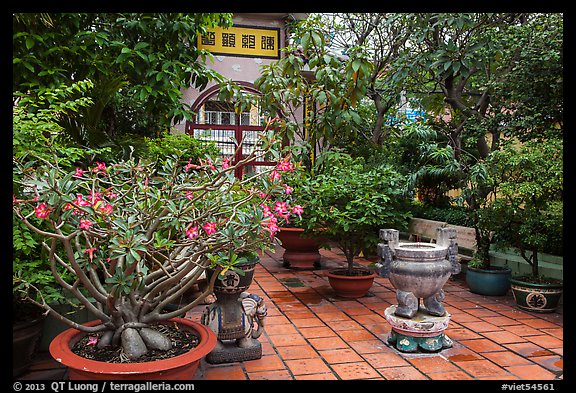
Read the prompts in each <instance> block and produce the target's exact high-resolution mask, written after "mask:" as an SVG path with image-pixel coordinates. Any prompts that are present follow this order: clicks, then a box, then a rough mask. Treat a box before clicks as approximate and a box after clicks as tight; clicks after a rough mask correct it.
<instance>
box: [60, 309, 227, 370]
mask: <svg viewBox="0 0 576 393" xmlns="http://www.w3.org/2000/svg"><path fill="white" fill-rule="evenodd" d="M167 322H176V323H178V325H179V327H180V328H181V329H186V330H188V331H191V332H194V333H195V334H197V335H198V337H199V339H200V343H199V344H198V346H196V347H195V348H194V349H193V350H191V351H189V352H187V353H184V354H182V355H178V356H174V357H172V358H169V359H161V360H155V361H152V362H142V363H107V362H99V361H95V360H91V359H86V358H84V357H81V356H78V355H76V354H75V353H73V352H72V350H71V348H72V347H73V346H74V344H76V343H77V342H78V341H79V340H80V339H81V338H82V337H84V335H85V334H86V333H84V332H81V331H79V330H76V329H68V330H65V331H64V332H62V333H60V334H59V335H58V336H56V337H55V338H54V340H52V342H51V343H50V348H49V350H50V354H51V355H52V357H53V358H54V359H56V361H58V362H60V363H62V364H63V365H65V366H68V375H69V378H70V380H190V379H193V378H194V375H195V374H196V371H197V369H198V366H199V365H200V361H201V360H202V358H203V357H205V356H206V355H207V354H208V353H209V352H210V351H212V349H214V347H215V346H216V334H215V333H214V332H213V331H212V330H211V329H210V328H208V327H207V326H204V325H202V324H199V323H196V322H194V321H191V320H189V319H185V318H172V319H169V320H168V321H167ZM98 323H99V321H91V322H88V323H86V324H85V325H86V326H94V325H96V324H98ZM160 323H162V322H160Z"/></svg>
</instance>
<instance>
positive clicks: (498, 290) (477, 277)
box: [466, 253, 512, 296]
mask: <svg viewBox="0 0 576 393" xmlns="http://www.w3.org/2000/svg"><path fill="white" fill-rule="evenodd" d="M511 276H512V269H511V268H510V267H508V266H494V265H492V264H491V263H490V257H487V258H481V257H479V253H474V256H473V258H472V259H471V260H470V261H468V263H467V264H466V284H467V285H468V289H469V290H470V292H472V293H477V294H479V295H486V296H504V295H506V294H507V293H508V291H509V290H510V278H511Z"/></svg>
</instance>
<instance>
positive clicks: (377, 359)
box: [362, 350, 410, 369]
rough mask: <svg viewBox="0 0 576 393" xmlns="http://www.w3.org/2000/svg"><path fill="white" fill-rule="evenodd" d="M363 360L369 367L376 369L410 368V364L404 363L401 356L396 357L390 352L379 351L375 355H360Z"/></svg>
mask: <svg viewBox="0 0 576 393" xmlns="http://www.w3.org/2000/svg"><path fill="white" fill-rule="evenodd" d="M362 356H363V357H364V359H366V361H367V362H368V363H370V365H371V366H372V367H374V368H376V369H380V368H385V367H400V366H410V363H408V361H406V359H404V358H403V357H402V356H401V355H398V354H396V353H394V352H392V351H391V350H389V352H388V351H381V352H376V353H367V354H363V355H362Z"/></svg>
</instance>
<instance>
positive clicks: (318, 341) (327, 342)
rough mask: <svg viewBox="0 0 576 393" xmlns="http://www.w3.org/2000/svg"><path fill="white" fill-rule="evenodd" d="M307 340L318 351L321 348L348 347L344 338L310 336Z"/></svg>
mask: <svg viewBox="0 0 576 393" xmlns="http://www.w3.org/2000/svg"><path fill="white" fill-rule="evenodd" d="M308 341H309V342H310V344H312V346H313V347H314V348H315V349H317V350H319V351H320V350H323V349H339V348H348V344H346V342H344V340H342V339H341V338H339V337H336V338H334V337H320V338H310V339H308Z"/></svg>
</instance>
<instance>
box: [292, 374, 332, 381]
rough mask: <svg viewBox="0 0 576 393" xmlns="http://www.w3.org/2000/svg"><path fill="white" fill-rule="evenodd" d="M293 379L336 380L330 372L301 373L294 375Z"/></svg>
mask: <svg viewBox="0 0 576 393" xmlns="http://www.w3.org/2000/svg"><path fill="white" fill-rule="evenodd" d="M294 379H296V380H300V381H302V380H324V381H326V380H337V379H338V378H337V377H336V376H335V375H334V374H333V373H332V372H325V373H322V374H302V375H295V376H294Z"/></svg>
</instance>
